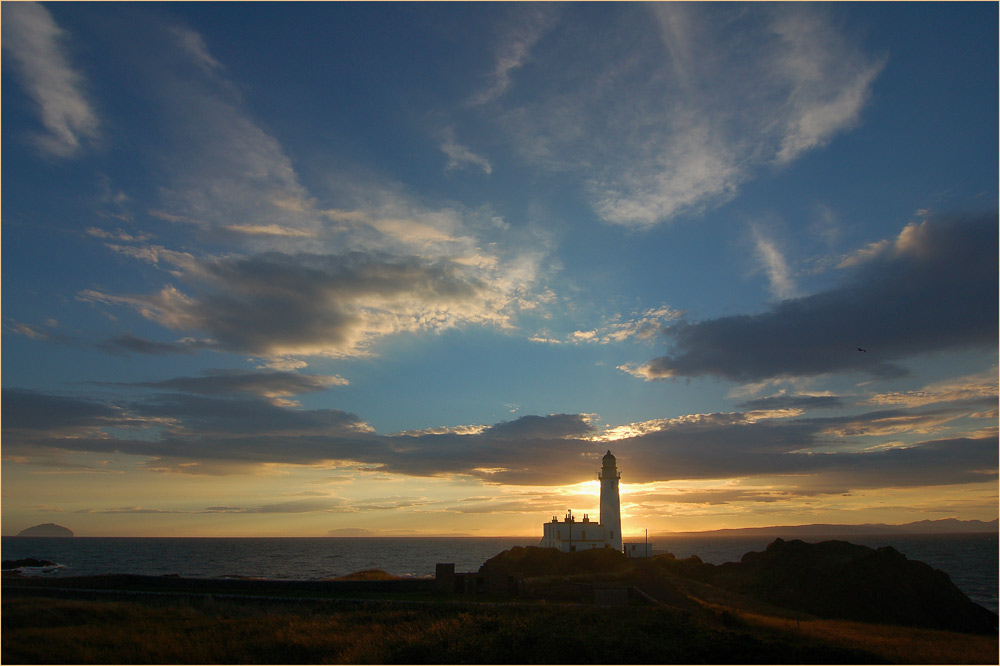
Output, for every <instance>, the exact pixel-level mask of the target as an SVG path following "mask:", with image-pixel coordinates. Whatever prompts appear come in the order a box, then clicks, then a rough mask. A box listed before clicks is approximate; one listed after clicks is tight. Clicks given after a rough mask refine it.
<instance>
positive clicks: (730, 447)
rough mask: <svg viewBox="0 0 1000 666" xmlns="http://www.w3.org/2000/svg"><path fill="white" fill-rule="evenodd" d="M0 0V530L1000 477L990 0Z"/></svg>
mask: <svg viewBox="0 0 1000 666" xmlns="http://www.w3.org/2000/svg"><path fill="white" fill-rule="evenodd" d="M2 12H3V15H2V20H3V91H4V92H5V93H6V96H5V101H4V103H3V121H4V122H3V129H2V132H3V145H4V152H3V175H4V176H5V178H4V181H3V202H4V210H3V213H4V215H3V241H4V242H5V252H4V255H3V258H4V259H5V260H6V261H5V262H4V268H3V287H4V289H3V296H4V300H3V338H2V341H3V358H4V361H5V363H4V364H3V392H4V393H3V416H4V417H5V418H4V424H3V454H4V457H3V467H2V472H3V520H4V532H5V533H7V534H9V533H16V532H17V531H18V530H20V529H23V528H24V527H27V526H29V525H33V524H37V523H43V522H56V523H59V524H62V525H66V526H68V527H70V528H71V529H74V531H76V532H77V533H78V534H90V535H103V534H108V535H112V534H113V535H119V534H120V535H159V534H164V535H203V534H204V535H209V534H219V535H234V536H238V535H316V536H324V535H328V534H334V535H336V534H473V535H476V534H478V535H495V534H518V535H533V534H536V533H537V534H539V535H540V526H539V523H540V522H542V521H544V520H545V519H547V518H548V517H549V516H551V515H553V514H559V513H562V512H563V511H564V510H565V509H566V508H573V509H574V510H578V511H586V510H590V511H592V512H593V513H596V506H597V495H596V492H595V488H596V486H595V483H596V482H595V477H596V470H597V469H598V467H599V466H600V462H599V460H600V456H601V455H602V454H603V453H604V451H605V450H607V449H609V448H610V449H612V450H613V451H614V452H615V454H616V456H618V459H619V466H620V467H621V468H622V469H623V477H622V483H623V486H622V489H623V513H624V517H623V527H624V529H625V532H626V536H627V535H628V532H629V531H630V530H631V531H633V532H635V533H637V534H638V533H642V531H643V530H644V529H650V530H651V531H671V530H700V529H713V528H721V527H740V526H760V525H769V524H800V523H814V522H837V523H865V522H887V523H903V522H909V521H912V520H922V519H936V518H947V517H957V518H963V519H982V520H990V519H992V518H995V517H996V506H997V476H996V474H997V431H996V426H997V316H996V315H997V277H998V274H997V224H996V223H997V205H998V204H997V181H998V172H997V144H998V136H997V123H996V118H997V116H998V109H997V79H998V77H997V65H996V63H997V36H996V29H995V27H996V22H997V7H996V5H995V4H992V3H969V4H966V3H884V4H883V3H879V4H869V3H863V4H858V3H843V4H840V3H836V4H802V5H800V4H792V3H776V4H766V3H759V4H757V3H754V4H737V3H722V4H686V3H662V4H661V3H636V4H632V3H610V4H597V3H583V4H572V3H553V4H529V3H498V4H493V3H483V4H480V3H471V4H453V3H442V4H423V3H404V4H393V3H357V4H355V3H295V4H284V3H247V4H243V3H176V4H174V3H166V4H151V3H135V4H133V3H114V4H103V3H60V4H33V3H4V5H3V7H2ZM862 350H864V351H862Z"/></svg>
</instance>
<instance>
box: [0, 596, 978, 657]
mask: <svg viewBox="0 0 1000 666" xmlns="http://www.w3.org/2000/svg"><path fill="white" fill-rule="evenodd" d="M2 637H3V638H2V655H0V658H2V661H3V662H4V663H7V664H30V663H64V664H83V663H109V664H110V663H135V664H142V663H176V664H186V663H284V664H290V663H315V664H323V663H411V664H417V663H442V664H445V663H483V664H502V663H519V664H525V663H550V664H560V663H575V664H584V663H719V664H724V663H741V664H746V663H996V662H995V659H996V654H997V642H996V639H995V638H991V637H986V636H971V635H964V634H951V633H949V632H927V631H919V630H913V629H907V628H902V627H888V626H879V625H866V624H862V623H846V622H833V621H822V620H819V621H797V620H790V619H787V618H774V617H767V616H760V615H753V614H749V613H741V612H731V611H730V610H728V609H714V610H713V609H710V608H706V609H704V610H703V611H702V612H699V613H691V612H687V611H681V610H676V609H668V608H663V607H651V606H641V607H637V606H625V607H618V608H596V607H593V606H591V607H587V606H583V605H580V606H571V605H563V604H544V603H539V604H454V603H447V602H439V603H422V604H414V603H410V604H399V603H391V602H366V603H347V602H339V603H320V602H315V601H306V600H303V601H301V602H294V603H288V602H277V601H270V602H260V601H255V602H250V601H237V600H225V601H219V600H217V599H212V598H210V597H206V598H185V599H179V598H166V597H162V598H157V597H143V598H141V599H137V600H136V601H91V600H86V601H84V600H71V599H52V598H43V597H31V596H27V597H22V598H13V599H4V601H3V612H2Z"/></svg>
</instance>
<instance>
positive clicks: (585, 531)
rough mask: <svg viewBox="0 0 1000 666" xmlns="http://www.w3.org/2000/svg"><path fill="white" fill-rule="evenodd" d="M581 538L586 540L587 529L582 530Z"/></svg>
mask: <svg viewBox="0 0 1000 666" xmlns="http://www.w3.org/2000/svg"><path fill="white" fill-rule="evenodd" d="M583 540H584V541H586V540H587V530H584V531H583Z"/></svg>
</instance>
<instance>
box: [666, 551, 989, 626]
mask: <svg viewBox="0 0 1000 666" xmlns="http://www.w3.org/2000/svg"><path fill="white" fill-rule="evenodd" d="M675 571H676V572H677V573H681V572H683V571H686V573H687V575H689V576H691V577H692V578H696V579H698V580H701V581H703V582H707V583H710V584H711V585H714V586H716V587H721V588H724V589H728V590H731V591H734V592H739V593H741V594H744V595H747V596H750V597H753V598H756V599H759V600H761V601H765V602H767V603H770V604H773V605H775V606H781V607H783V608H789V609H794V610H800V611H804V612H806V613H810V614H812V615H817V616H819V617H825V618H839V619H849V620H860V621H863V622H878V623H884V624H903V625H910V626H917V627H928V628H936V629H948V630H953V631H964V632H972V633H995V632H996V631H997V615H996V614H995V613H992V612H991V611H989V610H987V609H985V608H983V607H982V606H980V605H978V604H976V603H973V602H972V601H971V600H970V599H969V598H968V597H967V596H966V595H965V594H964V593H962V591H961V590H959V589H958V588H957V587H955V585H954V583H952V582H951V579H950V578H949V577H948V574H946V573H944V572H943V571H939V570H937V569H933V568H932V567H930V566H929V565H927V564H925V563H923V562H918V561H916V560H910V559H907V557H906V556H905V555H903V554H902V553H900V552H899V551H897V550H896V549H894V548H892V547H884V548H879V549H878V550H873V549H871V548H868V547H867V546H859V545H856V544H852V543H848V542H846V541H824V542H821V543H805V542H803V541H799V540H794V541H784V540H782V539H777V540H775V541H774V542H773V543H771V544H770V545H769V546H768V547H767V549H766V550H765V551H763V552H750V553H747V554H746V555H744V556H743V558H742V560H741V561H740V562H739V563H734V562H728V563H726V564H722V565H719V566H715V565H711V564H701V563H696V562H688V563H687V566H685V567H676V568H675Z"/></svg>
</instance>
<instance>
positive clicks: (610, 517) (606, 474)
mask: <svg viewBox="0 0 1000 666" xmlns="http://www.w3.org/2000/svg"><path fill="white" fill-rule="evenodd" d="M621 477H622V474H621V472H619V471H618V464H617V462H616V461H615V457H614V456H613V455H611V451H608V452H607V454H606V455H605V456H604V458H603V459H602V466H601V471H600V472H598V474H597V478H598V479H600V480H601V516H600V518H599V519H598V521H597V522H591V520H590V516H588V515H587V514H583V520H578V519H577V518H576V517H575V516H574V515H573V512H572V511H571V510H567V511H566V517H565V518H563V519H562V520H561V521H560V520H559V516H552V521H551V522H548V523H545V525H544V526H543V528H542V541H541V543H539V544H538V545H539V546H541V547H542V548H558V549H559V550H561V551H563V552H565V553H572V552H575V551H577V550H591V549H594V548H613V549H615V550H616V551H618V552H619V553H620V552H622V513H621V500H620V499H619V498H618V480H619V479H621Z"/></svg>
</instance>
